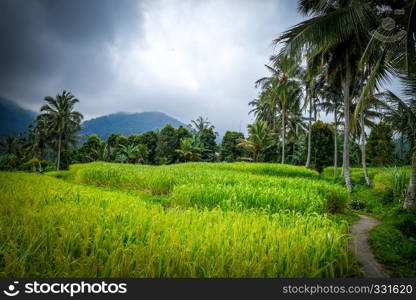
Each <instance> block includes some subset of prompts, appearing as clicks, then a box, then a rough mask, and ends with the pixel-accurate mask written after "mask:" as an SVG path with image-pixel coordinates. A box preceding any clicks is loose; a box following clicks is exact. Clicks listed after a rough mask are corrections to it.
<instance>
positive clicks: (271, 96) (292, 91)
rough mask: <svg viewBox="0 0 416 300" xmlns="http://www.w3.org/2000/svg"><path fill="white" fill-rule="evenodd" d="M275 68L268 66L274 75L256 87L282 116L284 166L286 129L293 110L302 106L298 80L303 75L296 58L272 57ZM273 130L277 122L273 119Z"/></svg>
mask: <svg viewBox="0 0 416 300" xmlns="http://www.w3.org/2000/svg"><path fill="white" fill-rule="evenodd" d="M271 61H272V62H273V67H271V66H268V65H266V67H267V68H268V70H269V71H270V72H271V73H272V75H271V76H270V77H263V78H261V79H259V80H257V81H256V87H261V89H262V92H264V94H263V93H262V96H263V97H265V99H267V100H266V101H268V102H269V105H268V106H269V107H272V108H273V110H272V111H273V113H276V114H280V119H281V120H280V122H281V139H282V164H284V163H285V146H286V134H287V133H286V127H287V122H288V115H289V114H290V111H291V109H296V108H297V107H299V106H300V99H301V95H302V90H301V87H300V82H299V80H298V78H299V77H300V76H301V74H302V69H301V67H300V63H299V60H298V59H297V58H296V57H289V56H285V57H275V56H272V57H271ZM272 128H273V129H276V122H275V119H274V118H273V126H272Z"/></svg>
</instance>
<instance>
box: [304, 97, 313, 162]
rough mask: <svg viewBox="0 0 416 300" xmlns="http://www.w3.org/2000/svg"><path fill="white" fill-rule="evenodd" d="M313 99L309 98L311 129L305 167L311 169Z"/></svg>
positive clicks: (309, 130) (309, 129)
mask: <svg viewBox="0 0 416 300" xmlns="http://www.w3.org/2000/svg"><path fill="white" fill-rule="evenodd" d="M311 139H312V98H311V97H309V127H308V156H307V158H306V165H305V167H307V168H309V166H310V164H311V153H312V144H311Z"/></svg>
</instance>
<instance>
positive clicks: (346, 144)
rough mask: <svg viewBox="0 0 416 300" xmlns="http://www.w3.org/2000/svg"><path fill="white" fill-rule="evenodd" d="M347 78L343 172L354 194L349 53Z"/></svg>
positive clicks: (346, 57) (346, 183)
mask: <svg viewBox="0 0 416 300" xmlns="http://www.w3.org/2000/svg"><path fill="white" fill-rule="evenodd" d="M345 64H346V71H345V78H344V80H343V89H344V151H343V155H342V156H343V157H342V160H343V164H342V168H343V169H342V170H343V175H344V180H345V186H346V187H347V190H348V192H349V193H351V192H352V185H351V175H350V147H349V146H350V145H349V142H350V85H351V65H350V61H349V55H348V53H347V54H346V55H345Z"/></svg>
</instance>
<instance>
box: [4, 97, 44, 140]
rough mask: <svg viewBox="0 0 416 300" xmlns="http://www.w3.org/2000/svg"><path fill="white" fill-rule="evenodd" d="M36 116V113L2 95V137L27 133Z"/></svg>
mask: <svg viewBox="0 0 416 300" xmlns="http://www.w3.org/2000/svg"><path fill="white" fill-rule="evenodd" d="M35 118H36V113H35V112H34V111H31V110H27V109H24V108H22V107H20V106H19V105H18V104H16V103H14V102H12V101H10V100H8V99H6V98H3V97H0V139H2V138H3V137H5V136H7V135H18V134H19V133H26V132H27V130H28V126H29V125H30V124H32V122H33V121H34V120H35Z"/></svg>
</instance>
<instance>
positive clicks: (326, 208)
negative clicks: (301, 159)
mask: <svg viewBox="0 0 416 300" xmlns="http://www.w3.org/2000/svg"><path fill="white" fill-rule="evenodd" d="M253 166H254V167H253ZM243 167H247V168H248V171H247V172H244V168H243ZM286 168H287V169H288V170H286V171H283V170H285V169H286ZM253 170H255V171H253ZM264 170H267V171H264ZM271 170H272V171H271ZM291 170H293V168H292V167H291V166H283V165H278V166H277V167H274V166H273V165H272V166H266V164H241V163H236V164H200V163H192V164H182V165H172V166H159V167H155V166H141V165H136V166H134V165H121V164H108V163H107V164H102V163H94V164H88V165H84V166H83V167H82V168H81V169H79V168H78V169H77V171H76V175H75V179H76V180H77V181H78V182H81V183H87V184H92V185H96V186H106V187H117V188H125V189H131V190H141V191H146V192H149V193H151V194H154V195H172V202H173V203H175V204H181V205H189V206H196V207H200V208H201V207H208V208H214V207H217V206H219V207H221V208H228V209H230V208H233V209H237V208H242V209H262V210H266V211H267V212H269V213H275V212H277V211H279V210H285V209H290V210H296V211H302V212H341V211H342V210H343V208H344V206H345V204H346V202H347V199H348V195H347V193H346V192H345V190H344V189H343V188H342V187H340V186H338V185H334V184H332V183H328V182H326V181H323V180H319V177H318V178H315V177H314V176H313V174H314V173H315V172H313V171H311V172H312V173H311V174H312V175H310V178H305V177H308V176H306V175H305V174H309V173H310V171H309V170H307V169H305V168H300V171H299V172H300V173H301V174H303V173H305V174H304V175H301V176H300V177H293V176H283V175H282V176H277V174H279V173H278V172H281V174H286V173H287V172H290V171H291ZM295 170H297V168H295ZM71 171H72V169H71ZM272 173H273V174H274V175H270V174H272ZM294 173H295V174H296V171H294ZM254 174H267V176H264V175H254Z"/></svg>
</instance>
